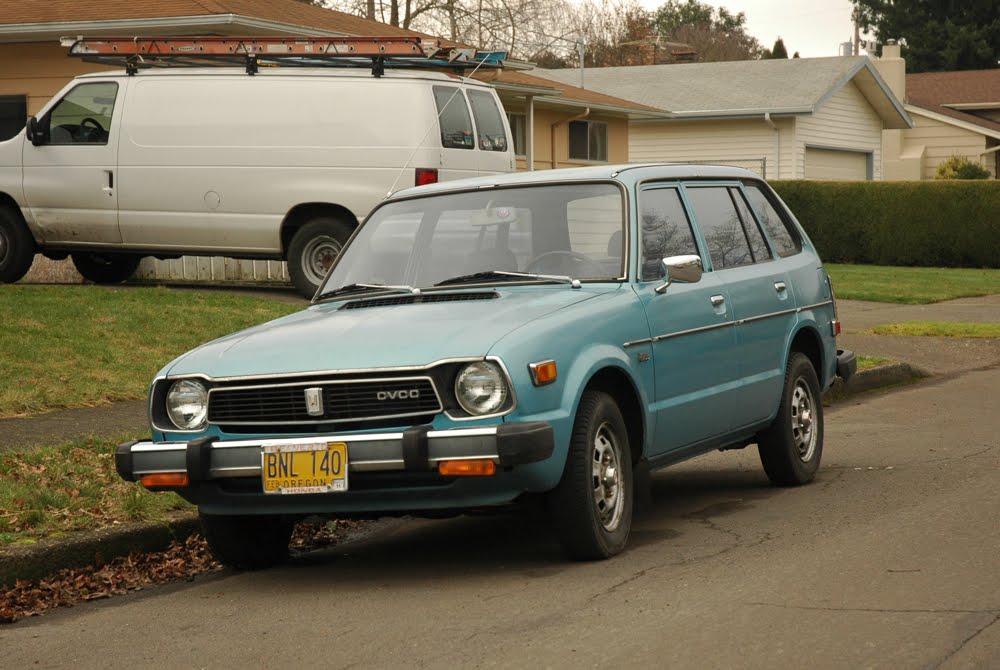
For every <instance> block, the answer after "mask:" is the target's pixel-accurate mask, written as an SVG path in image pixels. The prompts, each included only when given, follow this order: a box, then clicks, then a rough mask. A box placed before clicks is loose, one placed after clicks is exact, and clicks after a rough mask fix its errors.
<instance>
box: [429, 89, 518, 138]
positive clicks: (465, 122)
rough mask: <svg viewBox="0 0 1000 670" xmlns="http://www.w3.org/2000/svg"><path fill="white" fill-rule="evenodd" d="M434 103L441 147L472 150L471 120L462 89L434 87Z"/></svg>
mask: <svg viewBox="0 0 1000 670" xmlns="http://www.w3.org/2000/svg"><path fill="white" fill-rule="evenodd" d="M434 103H435V104H436V105H437V111H438V125H439V126H440V127H441V146H443V147H444V148H445V149H474V148H475V144H474V142H473V138H472V118H471V117H470V116H469V108H468V106H466V104H465V96H464V95H462V89H460V88H457V87H454V86H435V87H434ZM501 125H502V124H501Z"/></svg>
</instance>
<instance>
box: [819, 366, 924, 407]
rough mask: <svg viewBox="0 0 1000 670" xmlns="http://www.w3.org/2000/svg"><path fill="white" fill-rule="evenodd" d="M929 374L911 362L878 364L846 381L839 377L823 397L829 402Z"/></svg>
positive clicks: (904, 382) (903, 382)
mask: <svg viewBox="0 0 1000 670" xmlns="http://www.w3.org/2000/svg"><path fill="white" fill-rule="evenodd" d="M929 376H930V375H929V374H928V373H927V372H925V371H923V370H921V369H920V368H918V367H916V366H913V365H910V364H909V363H889V364H888V365H878V366H876V367H874V368H868V369H867V370H861V371H859V372H857V373H855V374H854V375H853V376H852V377H851V378H850V379H849V380H848V381H847V382H846V383H845V382H844V381H843V380H842V379H840V378H837V379H836V380H835V381H834V382H833V386H831V387H830V389H829V390H828V391H827V392H826V393H825V394H824V396H823V398H824V400H827V401H829V402H837V401H840V400H845V399H846V398H849V397H851V396H853V395H856V394H858V393H864V392H865V391H872V390H875V389H879V388H885V387H888V386H896V385H897V384H906V383H909V382H913V381H917V380H918V379H923V378H924V377H929Z"/></svg>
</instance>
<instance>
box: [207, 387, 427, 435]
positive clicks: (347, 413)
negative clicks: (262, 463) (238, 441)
mask: <svg viewBox="0 0 1000 670" xmlns="http://www.w3.org/2000/svg"><path fill="white" fill-rule="evenodd" d="M315 388H318V389H320V394H321V396H322V399H323V412H322V414H321V415H312V414H309V412H308V410H307V407H306V389H315ZM441 409H442V408H441V400H440V398H439V397H438V395H437V392H436V391H435V388H434V383H433V381H431V379H430V378H429V377H406V378H396V379H355V380H329V379H317V380H314V381H310V382H296V383H293V384H273V385H260V386H239V387H227V386H223V387H217V388H213V389H212V390H211V391H209V395H208V421H209V422H210V423H214V424H223V425H234V426H238V425H258V424H259V425H265V424H267V425H281V424H315V423H337V422H351V421H363V420H373V419H392V418H397V417H408V416H419V415H427V414H436V413H438V412H440V411H441Z"/></svg>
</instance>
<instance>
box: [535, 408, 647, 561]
mask: <svg viewBox="0 0 1000 670" xmlns="http://www.w3.org/2000/svg"><path fill="white" fill-rule="evenodd" d="M633 496H634V490H633V479H632V452H631V449H630V446H629V442H628V431H627V430H626V429H625V421H624V419H622V414H621V411H620V410H619V409H618V405H617V404H616V403H615V401H614V400H613V399H612V398H611V396H609V395H608V394H607V393H604V392H601V391H587V392H586V393H584V395H583V398H581V400H580V409H579V411H578V412H577V415H576V422H575V423H574V425H573V436H572V438H571V440H570V446H569V453H568V454H567V456H566V466H565V468H564V470H563V476H562V480H561V481H560V482H559V485H558V486H557V487H556V488H555V489H554V490H553V491H552V492H551V493H550V494H549V501H548V502H549V509H550V513H551V515H552V522H553V525H554V527H555V529H556V532H557V533H558V534H559V538H560V540H561V541H562V543H563V545H564V546H565V547H566V550H567V552H568V553H569V554H570V556H572V557H573V558H577V559H582V560H592V559H602V558H609V557H611V556H614V555H615V554H618V553H619V552H621V551H622V550H623V549H624V548H625V544H626V543H627V542H628V536H629V532H630V531H631V529H632V500H633Z"/></svg>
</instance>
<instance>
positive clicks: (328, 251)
mask: <svg viewBox="0 0 1000 670" xmlns="http://www.w3.org/2000/svg"><path fill="white" fill-rule="evenodd" d="M352 232H353V228H352V227H351V226H350V225H348V224H347V223H345V222H344V221H342V220H341V219H338V218H335V217H332V216H323V217H318V218H315V219H312V220H311V221H309V222H308V223H306V224H305V225H304V226H302V227H301V228H299V229H298V230H297V231H296V232H295V235H294V236H293V237H292V241H291V244H289V245H288V258H287V260H288V274H289V276H290V277H291V278H292V283H293V284H295V288H296V289H298V291H299V293H301V294H302V295H303V296H304V297H306V298H311V297H313V295H315V293H316V289H318V288H319V285H320V284H321V283H322V282H323V279H324V278H325V277H326V273H327V272H328V271H329V270H330V267H331V266H333V262H334V261H335V260H337V256H339V255H340V251H341V249H343V248H344V243H345V242H347V238H349V237H350V236H351V233H352Z"/></svg>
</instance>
